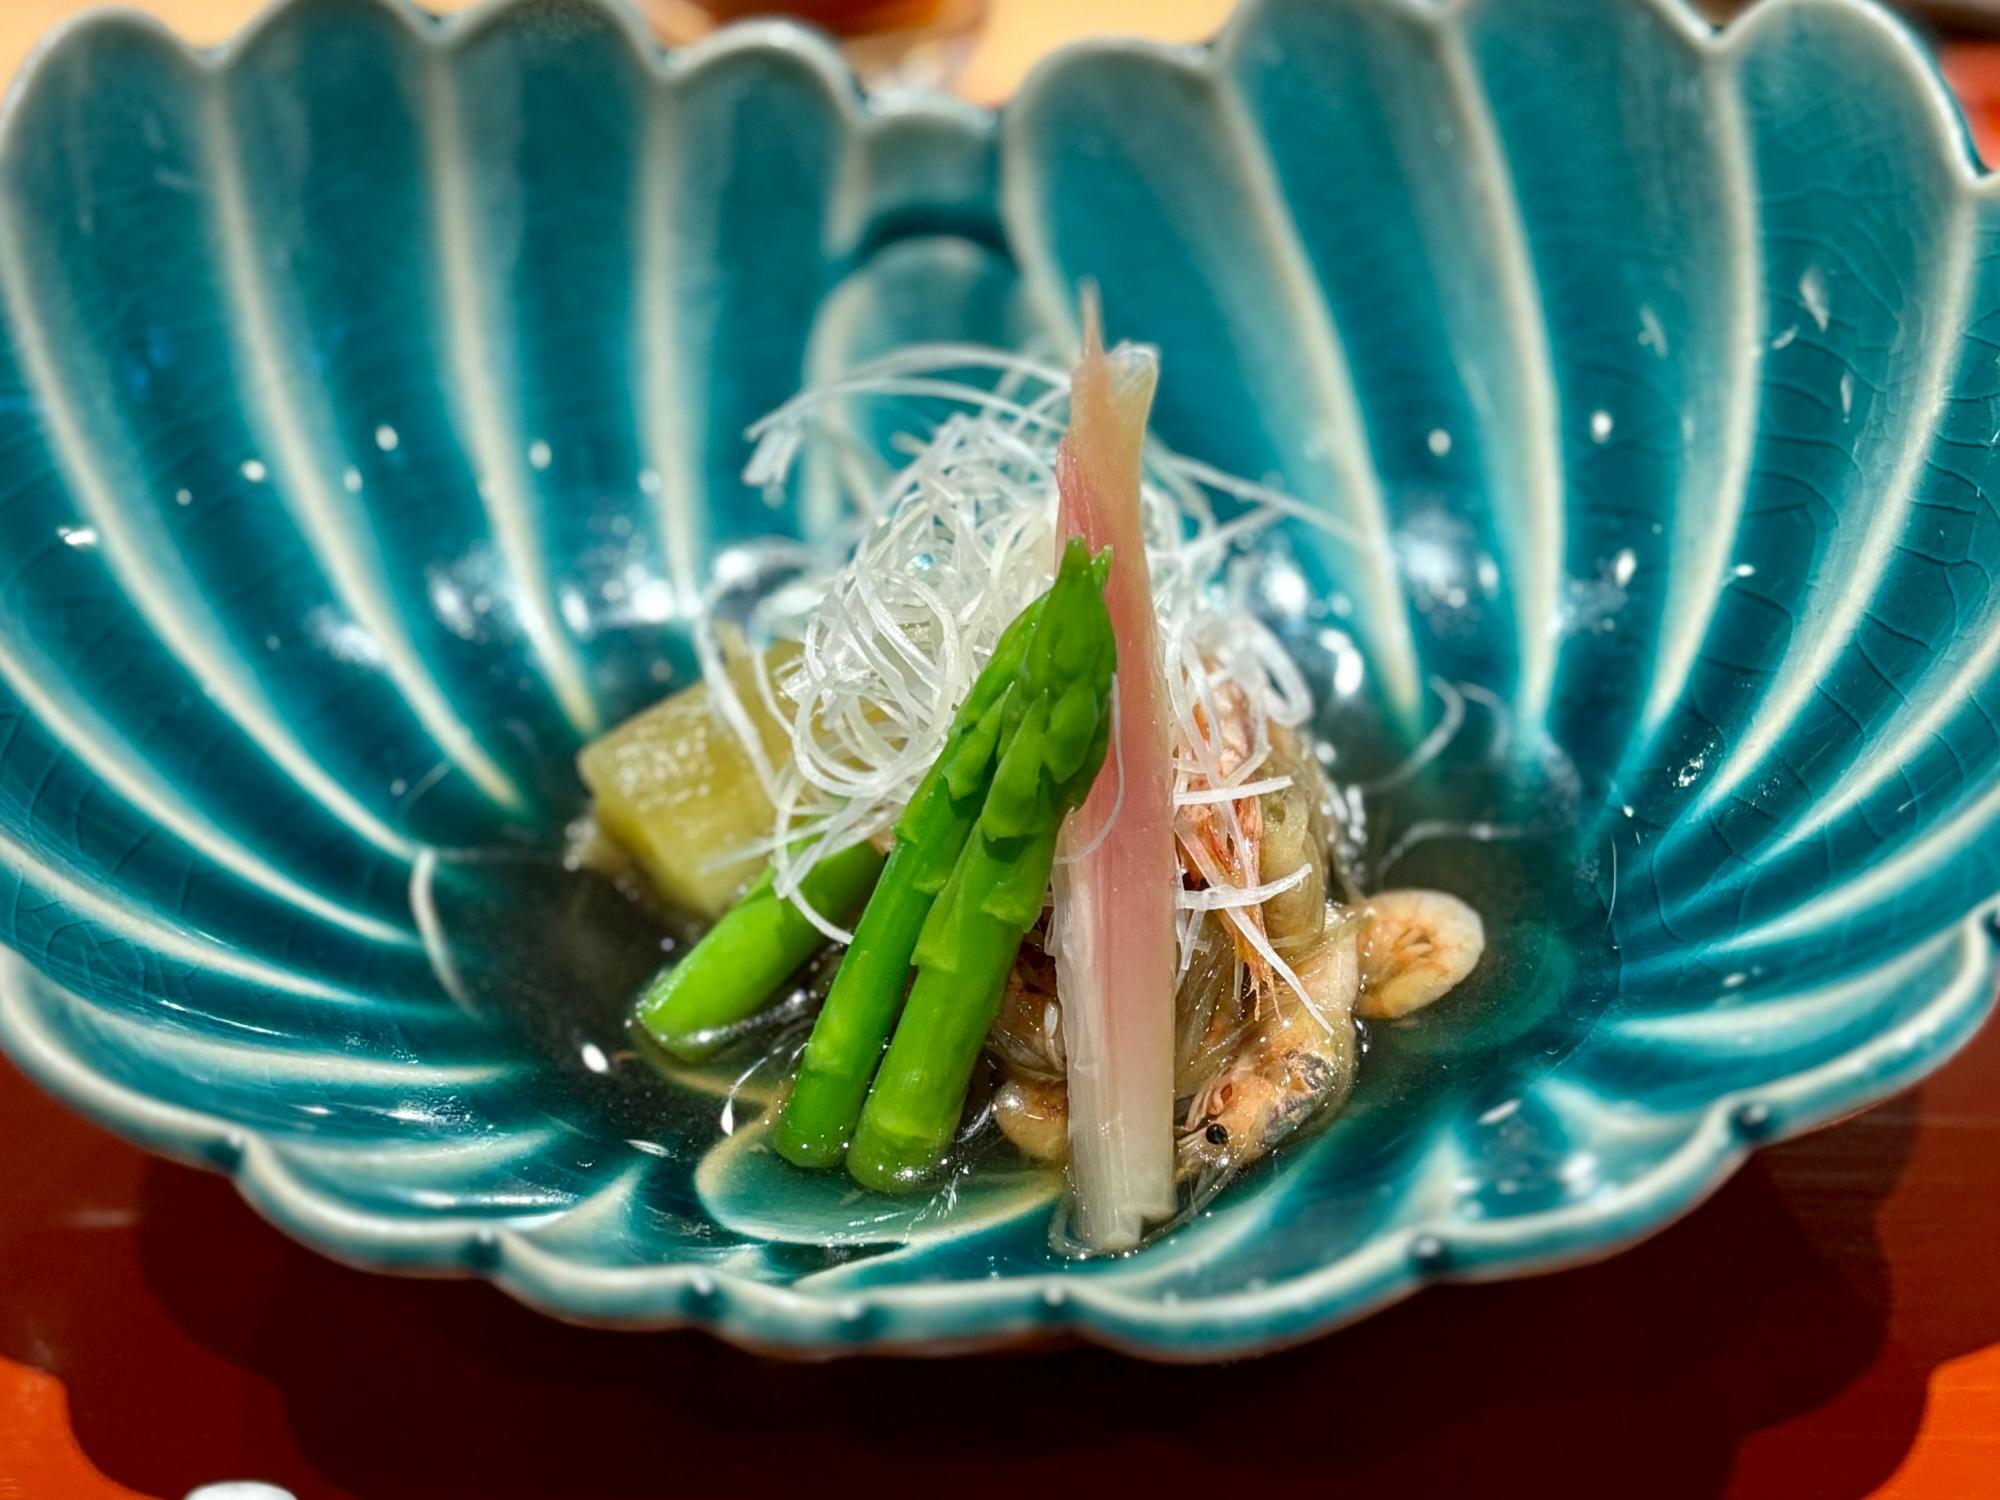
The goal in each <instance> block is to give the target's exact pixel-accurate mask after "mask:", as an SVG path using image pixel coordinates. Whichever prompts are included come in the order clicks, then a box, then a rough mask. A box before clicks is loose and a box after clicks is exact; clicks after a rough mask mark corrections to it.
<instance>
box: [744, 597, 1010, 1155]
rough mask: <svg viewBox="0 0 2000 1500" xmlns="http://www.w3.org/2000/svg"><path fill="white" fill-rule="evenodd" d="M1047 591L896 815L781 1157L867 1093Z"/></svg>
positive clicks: (808, 1061)
mask: <svg viewBox="0 0 2000 1500" xmlns="http://www.w3.org/2000/svg"><path fill="white" fill-rule="evenodd" d="M1047 597H1048V596H1047V595H1046V594H1045V595H1043V596H1042V598H1040V599H1037V600H1036V601H1035V602H1034V603H1032V604H1030V605H1029V606H1028V607H1027V608H1026V609H1024V610H1022V611H1021V613H1020V614H1019V615H1018V616H1017V617H1016V618H1015V619H1014V621H1013V623H1012V624H1010V625H1009V626H1008V627H1007V628H1006V629H1005V630H1004V631H1002V632H1001V634H1000V639H999V640H998V641H997V642H995V644H994V647H993V655H992V657H991V658H989V659H988V661H987V663H986V667H985V669H984V670H983V671H982V672H981V673H980V674H979V676H978V677H977V678H976V679H974V681H973V684H972V688H971V690H970V691H969V692H968V693H967V694H966V696H965V701H964V702H963V703H962V704H960V705H959V709H958V713H957V715H956V717H954V718H953V720H952V724H951V729H950V730H949V732H948V733H947V735H946V737H945V745H944V749H943V750H942V751H940V752H939V754H938V758H937V759H936V760H935V761H934V762H932V764H931V768H930V771H929V772H928V773H927V774H926V775H925V777H924V779H923V781H922V783H921V784H920V785H919V786H918V787H917V790H916V794H915V795H914V796H912V797H911V798H910V802H909V805H908V806H907V807H906V808H904V810H903V816H902V817H901V818H900V819H898V820H897V823H896V847H895V848H894V850H892V851H891V853H890V855H889V864H888V867H887V868H886V869H885V870H884V871H883V872H882V879H881V881H880V882H879V883H878V884H877V885H876V887H875V894H874V895H873V896H872V897H871V898H870V899H869V902H868V909H867V910H866V911H865V912H863V913H862V915H861V925H860V926H859V927H857V928H855V930H854V942H853V943H852V944H851V945H849V947H848V950H847V956H846V957H845V958H843V959H842V960H841V965H840V971H839V972H838V973H837V974H835V975H834V978H833V988H832V989H831V990H830V991H829V992H828V993H827V997H826V1004H825V1006H824V1007H822V1008H821V1010H820V1013H819V1019H818V1021H817V1022H815V1023H814V1025H813V1031H812V1037H811V1039H810V1040H808V1041H807V1043H806V1047H805V1051H804V1053H803V1054H802V1055H801V1056H800V1058H799V1070H798V1076H797V1077H796V1078H795V1079H794V1080H793V1082H792V1091H791V1094H790V1096H789V1097H788V1098H787V1099H786V1100H785V1106H784V1110H783V1112H782V1113H781V1114H780V1115H779V1117H778V1129H777V1133H776V1137H775V1144H776V1146H777V1148H778V1152H779V1154H780V1155H782V1156H784V1157H785V1158H787V1159H788V1160H790V1161H793V1162H796V1163H797V1164H798V1165H799V1166H802V1167H827V1166H832V1165H833V1164H834V1163H835V1162H837V1161H839V1160H840V1156H841V1153H842V1152H843V1151H845V1150H846V1149H847V1139H848V1136H849V1135H850V1134H852V1133H853V1130H854V1122H855V1120H856V1119H857V1118H859V1117H860V1114H861V1104H862V1101H863V1100H864V1099H865V1098H866V1097H867V1095H868V1081H869V1079H871V1078H872V1077H874V1074H875V1065H876V1063H878V1062H880V1061H881V1058H882V1044H883V1043H884V1042H885V1041H887V1040H888V1039H889V1028H890V1027H891V1026H892V1025H894V1024H895V1020H896V1013H897V1011H898V1010H900V1009H901V1008H902V1004H903V991H904V990H905V989H906V988H907V987H908V985H909V980H910V957H911V954H912V953H913V952H914V951H915V949H916V946H917V936H918V934H919V933H920V932H921V931H922V929H923V925H924V918H925V917H927V916H928V915H929V914H930V910H931V903H932V901H933V900H935V899H936V896H937V893H938V892H939V891H941V890H943V889H944V885H945V882H946V881H947V880H948V879H950V877H951V871H952V866H953V865H955V864H956V863H957V861H958V856H959V852H960V851H961V850H962V849H963V848H964V847H965V841H966V838H967V837H968V835H970V833H971V832H972V825H973V822H974V820H976V819H977V818H978V816H979V808H980V804H981V803H982V802H983V801H984V800H985V797H986V788H987V783H988V782H989V780H990V779H991V774H992V766H993V762H994V760H995V758H996V756H997V753H998V750H999V730H1000V728H1001V726H1002V717H1003V709H1004V700H1005V699H1006V696H1007V691H1008V689H1009V688H1010V687H1011V686H1012V685H1013V683H1014V679H1015V677H1016V676H1018V675H1019V673H1020V670H1021V662H1022V658H1023V657H1024V656H1025V655H1026V653H1027V648H1028V641H1029V638H1030V636H1031V635H1032V634H1033V631H1034V628H1035V621H1036V620H1037V619H1039V618H1040V617H1041V612H1042V606H1043V603H1044V601H1045V600H1046V599H1047Z"/></svg>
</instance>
